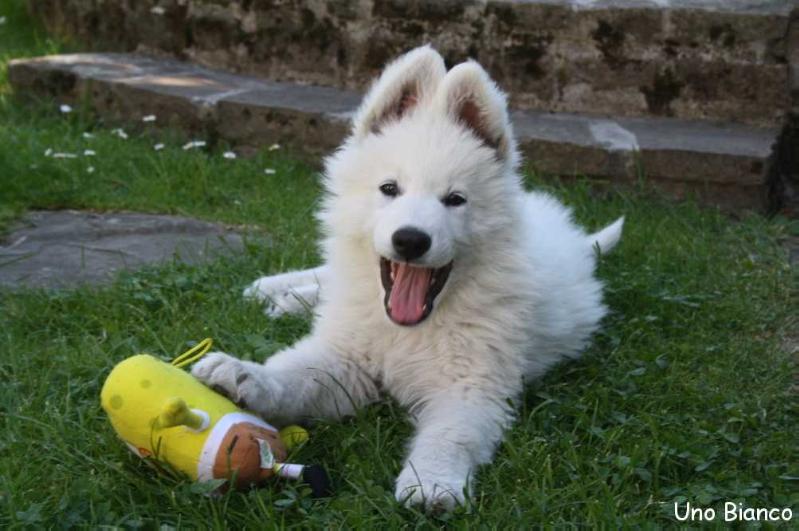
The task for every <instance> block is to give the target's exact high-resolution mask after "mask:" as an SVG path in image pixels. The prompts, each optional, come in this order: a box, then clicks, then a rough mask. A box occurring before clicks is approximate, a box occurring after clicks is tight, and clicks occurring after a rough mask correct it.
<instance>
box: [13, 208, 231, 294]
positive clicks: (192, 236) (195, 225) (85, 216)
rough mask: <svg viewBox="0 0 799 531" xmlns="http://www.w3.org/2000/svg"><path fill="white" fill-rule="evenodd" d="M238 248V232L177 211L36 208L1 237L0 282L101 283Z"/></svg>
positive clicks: (61, 285)
mask: <svg viewBox="0 0 799 531" xmlns="http://www.w3.org/2000/svg"><path fill="white" fill-rule="evenodd" d="M242 248H243V240H242V235H241V234H239V233H237V232H235V231H233V230H231V229H229V228H227V227H224V226H222V225H219V224H215V223H209V222H205V221H200V220H196V219H191V218H185V217H180V216H165V215H152V214H137V213H124V212H120V213H104V214H98V213H90V212H81V211H73V210H64V211H37V212H31V213H29V214H28V215H26V216H25V217H24V218H23V220H22V221H21V222H20V223H19V224H18V226H17V228H16V229H15V230H13V231H12V232H11V233H10V235H9V236H8V237H7V238H5V239H4V241H3V242H0V286H4V287H8V288H19V287H45V288H64V287H71V286H77V285H81V284H100V283H104V282H108V281H110V280H111V279H113V278H114V275H115V274H116V273H118V272H119V271H121V270H123V269H137V268H140V267H142V266H144V265H147V264H156V263H160V262H164V261H166V260H172V259H177V260H180V261H183V262H185V263H192V264H193V263H200V262H203V261H206V260H208V259H211V258H213V257H216V256H219V255H220V254H228V253H236V252H239V251H241V249H242Z"/></svg>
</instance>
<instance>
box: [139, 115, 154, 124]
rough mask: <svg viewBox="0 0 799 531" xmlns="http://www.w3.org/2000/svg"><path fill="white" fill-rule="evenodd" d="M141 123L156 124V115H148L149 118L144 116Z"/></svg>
mask: <svg viewBox="0 0 799 531" xmlns="http://www.w3.org/2000/svg"><path fill="white" fill-rule="evenodd" d="M141 121H142V122H154V121H155V115H154V114H148V115H147V116H142V119H141Z"/></svg>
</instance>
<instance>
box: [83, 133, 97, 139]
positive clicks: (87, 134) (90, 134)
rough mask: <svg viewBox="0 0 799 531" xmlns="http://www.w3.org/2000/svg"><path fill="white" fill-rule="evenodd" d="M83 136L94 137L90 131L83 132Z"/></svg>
mask: <svg viewBox="0 0 799 531" xmlns="http://www.w3.org/2000/svg"><path fill="white" fill-rule="evenodd" d="M83 138H94V135H93V134H92V133H83Z"/></svg>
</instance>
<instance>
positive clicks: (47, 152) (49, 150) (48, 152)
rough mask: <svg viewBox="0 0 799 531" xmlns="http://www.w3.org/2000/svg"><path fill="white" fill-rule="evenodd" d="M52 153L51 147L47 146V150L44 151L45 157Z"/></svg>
mask: <svg viewBox="0 0 799 531" xmlns="http://www.w3.org/2000/svg"><path fill="white" fill-rule="evenodd" d="M52 154H53V149H52V148H47V150H46V151H45V152H44V156H45V157H49V156H50V155H52Z"/></svg>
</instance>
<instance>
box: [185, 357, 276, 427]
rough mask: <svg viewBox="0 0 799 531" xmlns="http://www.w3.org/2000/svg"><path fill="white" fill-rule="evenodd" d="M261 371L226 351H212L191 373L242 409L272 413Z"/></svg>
mask: <svg viewBox="0 0 799 531" xmlns="http://www.w3.org/2000/svg"><path fill="white" fill-rule="evenodd" d="M260 369H261V367H260V366H259V367H253V366H252V364H247V363H244V362H242V361H241V360H238V359H236V358H234V357H232V356H228V355H227V354H225V353H223V352H209V353H208V354H206V355H205V357H203V359H201V360H200V361H198V362H197V363H196V364H195V365H194V367H192V369H191V373H192V375H193V376H194V377H195V378H197V379H198V380H200V381H201V382H203V383H204V384H205V385H207V386H208V387H210V388H212V389H214V390H215V391H217V392H218V393H220V394H222V395H225V396H226V397H228V398H229V399H230V400H232V401H233V402H235V403H236V404H237V405H238V406H239V407H241V408H244V409H249V410H251V411H255V412H258V411H259V410H260V411H263V410H269V396H268V388H267V386H266V385H265V382H264V376H263V375H262V374H260V372H261V371H260Z"/></svg>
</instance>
